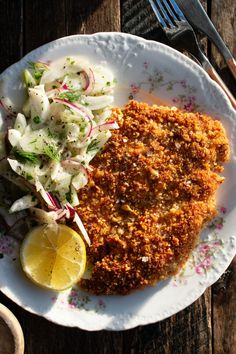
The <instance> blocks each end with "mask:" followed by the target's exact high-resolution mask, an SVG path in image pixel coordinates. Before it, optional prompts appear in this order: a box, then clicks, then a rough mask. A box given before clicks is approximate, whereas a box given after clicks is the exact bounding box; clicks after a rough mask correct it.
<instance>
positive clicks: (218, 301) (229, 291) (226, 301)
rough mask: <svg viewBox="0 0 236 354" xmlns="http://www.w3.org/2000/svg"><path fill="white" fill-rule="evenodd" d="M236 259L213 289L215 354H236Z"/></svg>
mask: <svg viewBox="0 0 236 354" xmlns="http://www.w3.org/2000/svg"><path fill="white" fill-rule="evenodd" d="M235 274H236V259H234V261H233V262H232V263H231V265H230V267H229V268H228V270H227V271H226V272H225V273H224V275H223V276H222V277H221V278H220V280H218V282H217V283H216V284H215V285H213V287H212V294H213V313H212V320H213V338H214V342H213V348H214V354H222V353H226V354H235V350H236V349H235V348H236V299H235V290H236V276H235Z"/></svg>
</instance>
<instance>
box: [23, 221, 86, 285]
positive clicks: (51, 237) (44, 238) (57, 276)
mask: <svg viewBox="0 0 236 354" xmlns="http://www.w3.org/2000/svg"><path fill="white" fill-rule="evenodd" d="M20 258H21V264H22V267H23V270H24V272H25V273H26V275H27V276H28V277H29V278H30V279H31V280H32V281H33V282H34V283H36V284H38V285H39V286H42V287H44V288H47V289H51V290H55V291H61V290H65V289H68V288H70V287H71V286H73V285H74V284H75V283H77V282H78V281H79V280H80V278H81V277H82V275H83V273H84V271H85V265H86V249H85V245H84V242H83V240H82V238H81V237H80V235H79V234H78V233H77V232H75V231H74V230H73V229H71V228H70V227H68V226H66V225H63V224H58V225H57V226H56V227H55V226H50V225H43V226H37V227H35V228H34V229H32V230H31V231H30V232H29V233H28V234H27V236H26V237H25V239H24V241H23V243H22V246H21V253H20Z"/></svg>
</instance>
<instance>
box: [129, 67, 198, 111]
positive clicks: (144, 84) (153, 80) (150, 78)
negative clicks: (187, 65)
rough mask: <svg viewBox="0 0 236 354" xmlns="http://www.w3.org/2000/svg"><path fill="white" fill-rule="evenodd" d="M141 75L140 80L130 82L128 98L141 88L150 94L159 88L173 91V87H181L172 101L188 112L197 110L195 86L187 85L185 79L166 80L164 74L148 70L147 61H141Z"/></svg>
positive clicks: (133, 96) (133, 97) (156, 70)
mask: <svg viewBox="0 0 236 354" xmlns="http://www.w3.org/2000/svg"><path fill="white" fill-rule="evenodd" d="M142 72H143V77H144V78H145V79H144V80H142V81H138V82H133V83H131V84H130V94H129V99H135V98H136V96H137V94H138V93H139V92H140V90H141V89H144V90H145V91H148V93H149V94H152V93H153V92H154V91H155V92H158V90H159V89H160V88H165V89H166V91H173V89H174V87H175V88H176V87H177V88H181V91H182V92H181V93H179V94H177V95H175V96H174V97H173V98H172V103H173V105H175V106H178V107H179V108H182V109H184V110H185V111H188V112H194V111H197V110H199V108H200V107H199V105H198V104H197V103H196V96H195V95H194V93H195V92H196V88H195V87H194V86H192V85H189V84H188V83H187V81H186V80H184V79H182V80H166V79H165V75H164V74H163V73H162V72H161V71H159V70H158V69H156V68H154V69H152V70H150V68H149V63H148V62H146V61H145V62H144V63H143V71H142Z"/></svg>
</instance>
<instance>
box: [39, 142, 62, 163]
mask: <svg viewBox="0 0 236 354" xmlns="http://www.w3.org/2000/svg"><path fill="white" fill-rule="evenodd" d="M43 152H44V154H45V155H47V156H48V157H49V158H50V159H51V160H55V161H60V156H59V153H58V151H57V149H56V147H55V146H54V145H49V144H48V145H46V146H45V148H44V150H43Z"/></svg>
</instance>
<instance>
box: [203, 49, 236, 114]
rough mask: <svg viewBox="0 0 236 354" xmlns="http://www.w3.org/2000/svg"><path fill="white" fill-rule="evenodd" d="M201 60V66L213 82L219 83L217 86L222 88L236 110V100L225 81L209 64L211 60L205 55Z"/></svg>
mask: <svg viewBox="0 0 236 354" xmlns="http://www.w3.org/2000/svg"><path fill="white" fill-rule="evenodd" d="M201 59H202V60H201V64H202V67H203V69H204V70H205V71H206V72H207V73H208V75H209V76H210V77H211V78H212V80H214V81H215V82H217V84H218V85H219V86H220V87H221V88H222V90H223V91H224V92H225V94H226V95H227V96H228V98H229V100H230V102H231V104H232V106H233V107H234V109H236V100H235V98H234V96H233V95H232V93H231V92H230V91H229V89H228V87H227V86H226V85H225V83H224V81H223V80H222V79H221V77H220V76H219V74H218V73H217V71H216V70H215V69H214V67H213V66H212V65H211V63H210V62H209V60H208V59H207V57H206V56H205V55H203V56H202V58H201Z"/></svg>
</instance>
